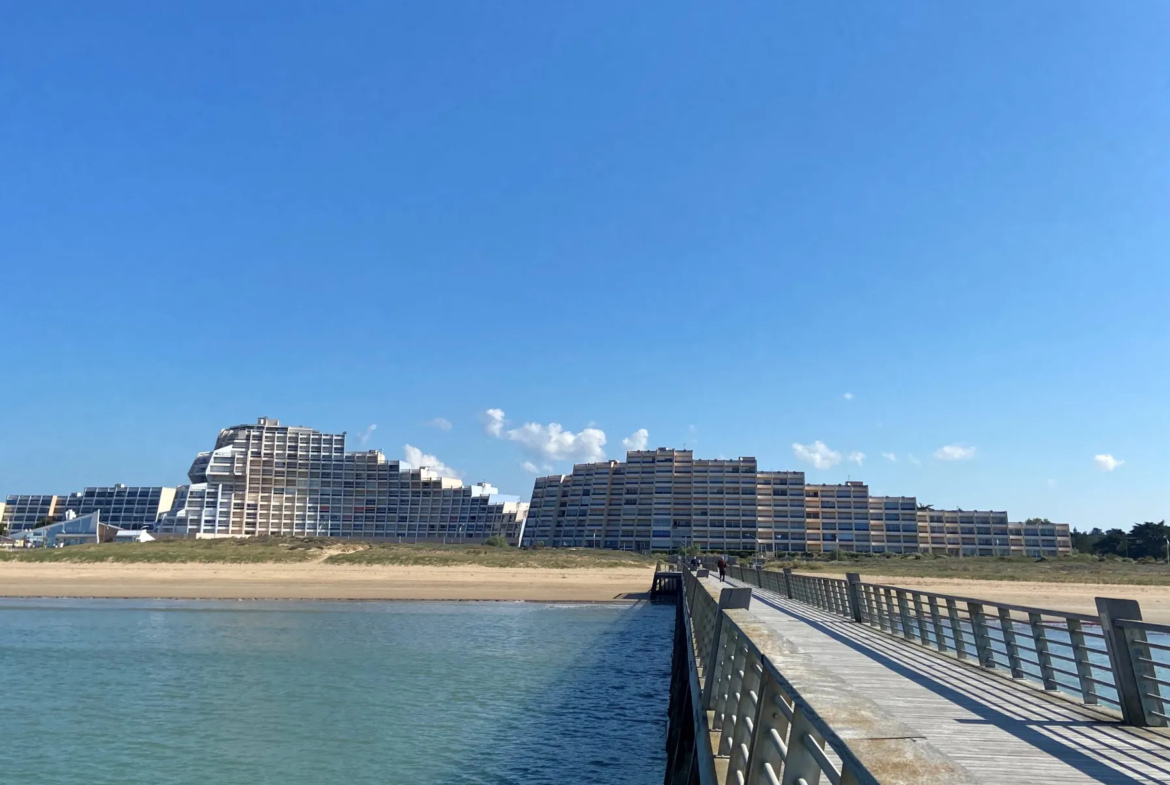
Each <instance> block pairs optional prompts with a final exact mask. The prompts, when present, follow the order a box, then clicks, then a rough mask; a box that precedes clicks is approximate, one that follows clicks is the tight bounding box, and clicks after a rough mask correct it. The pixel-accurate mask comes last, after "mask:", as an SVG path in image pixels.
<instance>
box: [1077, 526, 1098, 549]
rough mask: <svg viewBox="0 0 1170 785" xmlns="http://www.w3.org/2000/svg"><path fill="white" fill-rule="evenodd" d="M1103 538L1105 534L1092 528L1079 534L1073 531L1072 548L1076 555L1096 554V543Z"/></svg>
mask: <svg viewBox="0 0 1170 785" xmlns="http://www.w3.org/2000/svg"><path fill="white" fill-rule="evenodd" d="M1104 536H1105V532H1103V531H1101V530H1100V529H1097V528H1094V529H1092V530H1090V531H1088V532H1081V531H1077V530H1076V529H1073V531H1072V548H1073V550H1074V551H1076V552H1077V553H1096V552H1097V543H1099V542H1100V541H1101V538H1102V537H1104Z"/></svg>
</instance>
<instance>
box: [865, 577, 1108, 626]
mask: <svg viewBox="0 0 1170 785" xmlns="http://www.w3.org/2000/svg"><path fill="white" fill-rule="evenodd" d="M861 583H862V584H863V585H865V586H872V587H874V588H875V589H892V590H894V591H904V592H909V593H910V594H921V595H922V596H924V597H937V598H939V599H940V600H954V601H955V602H974V603H977V604H979V605H992V606H994V607H996V608H1007V609H1008V610H1011V611H1019V612H1021V613H1039V614H1040V615H1042V616H1060V617H1061V618H1063V619H1076V620H1077V621H1084V622H1089V623H1090V624H1100V623H1101V619H1100V618H1099V617H1097V616H1094V615H1092V614H1090V613H1079V612H1077V611H1059V610H1054V609H1052V608H1034V607H1032V606H1030V605H1015V604H1014V603H1010V602H999V601H998V600H983V599H979V598H978V597H964V596H962V595H958V594H943V593H941V592H936V591H926V590H924V589H915V588H913V587H912V586H895V585H893V584H890V583H870V582H869V581H861Z"/></svg>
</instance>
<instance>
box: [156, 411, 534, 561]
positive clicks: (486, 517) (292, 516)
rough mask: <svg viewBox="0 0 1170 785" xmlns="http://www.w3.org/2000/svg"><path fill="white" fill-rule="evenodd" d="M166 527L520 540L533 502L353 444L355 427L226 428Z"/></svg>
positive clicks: (269, 424)
mask: <svg viewBox="0 0 1170 785" xmlns="http://www.w3.org/2000/svg"><path fill="white" fill-rule="evenodd" d="M188 477H189V478H190V480H191V484H190V485H187V486H182V487H180V488H179V489H178V493H177V494H176V497H175V502H174V505H173V506H172V508H171V510H170V511H168V512H167V513H166V514H165V515H163V516H162V518H161V519H160V521H159V526H158V531H160V532H162V533H167V534H181V535H185V536H192V537H249V536H254V535H259V534H270V535H296V536H328V537H361V538H369V539H398V540H407V541H411V542H417V541H431V542H466V541H482V540H484V539H486V538H488V537H491V536H494V535H502V536H504V537H506V538H507V539H508V540H509V541H510V542H513V543H518V542H519V540H520V536H521V533H522V531H523V528H524V522H525V518H526V517H527V513H528V504H527V503H524V502H520V501H519V500H518V499H517V498H516V497H513V496H503V495H500V494H499V493H498V492H497V489H496V488H495V487H493V486H491V485H489V484H488V483H477V484H475V485H471V486H466V485H464V484H463V483H462V481H460V480H457V479H452V478H448V477H441V476H440V475H439V474H437V473H436V472H434V471H432V470H430V469H428V468H426V467H412V466H411V465H410V464H408V463H406V462H404V461H393V460H389V459H387V458H386V456H385V455H383V454H382V453H381V452H379V451H377V450H365V451H361V452H346V451H345V434H344V433H342V434H327V433H321V432H319V431H315V430H313V429H312V428H304V427H290V426H285V425H281V424H280V421H279V420H274V419H270V418H267V417H261V418H260V419H259V420H258V421H257V422H256V424H255V425H236V426H233V427H231V428H226V429H224V430H222V431H220V433H219V436H218V438H217V439H216V442H215V447H214V449H212V450H211V451H209V452H202V453H199V454H198V455H197V456H196V457H195V460H194V461H193V462H192V464H191V469H190V471H189V472H188Z"/></svg>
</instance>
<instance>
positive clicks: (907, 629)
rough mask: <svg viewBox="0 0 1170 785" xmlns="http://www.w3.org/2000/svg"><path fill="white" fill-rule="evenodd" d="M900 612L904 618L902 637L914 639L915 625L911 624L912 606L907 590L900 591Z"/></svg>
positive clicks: (909, 639)
mask: <svg viewBox="0 0 1170 785" xmlns="http://www.w3.org/2000/svg"><path fill="white" fill-rule="evenodd" d="M898 613H899V614H900V618H901V619H902V637H903V638H905V639H906V640H908V641H912V640H914V627H913V626H911V624H910V606H909V604H908V603H907V602H906V592H904V591H901V590H899V591H898Z"/></svg>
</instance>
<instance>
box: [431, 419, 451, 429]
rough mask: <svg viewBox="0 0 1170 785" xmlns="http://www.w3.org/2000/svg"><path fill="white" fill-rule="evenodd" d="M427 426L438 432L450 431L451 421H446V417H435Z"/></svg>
mask: <svg viewBox="0 0 1170 785" xmlns="http://www.w3.org/2000/svg"><path fill="white" fill-rule="evenodd" d="M427 425H431V426H434V427H435V428H438V429H439V430H440V431H449V430H451V421H450V420H448V419H447V418H446V417H436V418H435V419H433V420H430V421H428V422H427Z"/></svg>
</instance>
